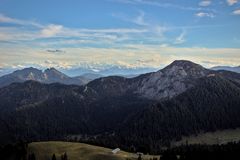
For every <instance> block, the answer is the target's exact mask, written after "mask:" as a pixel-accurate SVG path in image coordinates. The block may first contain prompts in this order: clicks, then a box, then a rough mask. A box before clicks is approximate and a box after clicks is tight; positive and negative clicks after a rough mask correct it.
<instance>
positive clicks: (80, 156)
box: [28, 141, 159, 160]
mask: <svg viewBox="0 0 240 160" xmlns="http://www.w3.org/2000/svg"><path fill="white" fill-rule="evenodd" d="M111 151H112V149H109V148H104V147H98V146H93V145H88V144H83V143H72V142H55V141H50V142H33V143H30V144H29V149H28V153H32V152H33V153H35V155H36V157H37V160H51V157H52V155H53V153H55V155H56V157H57V160H60V156H61V155H62V154H64V153H65V152H66V153H67V155H68V159H69V160H126V159H129V160H136V159H137V155H136V154H134V153H129V152H124V151H120V152H118V153H117V154H113V153H112V152H111ZM153 157H154V156H148V155H146V156H144V157H143V158H144V160H149V159H150V158H153ZM157 157H159V156H157Z"/></svg>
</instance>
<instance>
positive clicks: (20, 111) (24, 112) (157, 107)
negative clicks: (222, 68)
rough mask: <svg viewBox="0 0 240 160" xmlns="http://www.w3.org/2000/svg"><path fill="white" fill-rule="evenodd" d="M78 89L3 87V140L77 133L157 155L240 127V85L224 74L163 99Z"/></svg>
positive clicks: (57, 137) (0, 92)
mask: <svg viewBox="0 0 240 160" xmlns="http://www.w3.org/2000/svg"><path fill="white" fill-rule="evenodd" d="M97 86H99V85H97ZM100 86H101V85H100ZM29 88H31V90H30V91H31V92H30V91H29ZM79 89H81V88H79V87H76V86H72V88H71V87H69V86H68V87H67V86H64V85H60V84H54V85H49V86H46V85H44V84H39V83H36V82H27V83H24V84H15V85H11V86H9V87H6V88H2V89H0V102H1V103H0V110H1V112H0V128H1V130H0V142H1V144H3V143H6V144H7V143H9V142H15V141H16V140H17V139H21V140H24V141H28V142H29V141H48V140H66V139H67V138H68V137H71V136H72V135H76V137H77V138H76V141H79V142H87V143H92V144H96V145H100V146H106V147H110V148H115V147H119V148H122V149H124V150H128V151H133V152H135V151H140V152H144V153H150V154H158V153H159V150H160V149H161V148H162V147H170V144H171V142H172V141H176V140H180V139H181V137H182V136H190V135H197V134H198V133H199V132H209V131H216V130H224V129H235V128H238V127H240V116H239V114H240V88H239V83H237V82H233V81H231V80H229V79H224V78H221V77H211V78H206V77H205V78H202V79H199V82H198V85H196V86H195V87H193V88H190V89H188V90H187V91H186V92H184V93H182V94H180V95H178V96H176V97H173V98H171V99H167V100H163V101H160V102H156V101H152V100H146V99H144V98H141V97H137V96H136V95H128V94H126V95H124V96H123V95H122V96H111V94H110V96H108V97H107V96H103V97H101V96H100V97H98V96H99V94H98V95H97V96H93V95H94V93H95V92H93V91H92V92H90V91H91V90H90V89H89V92H86V93H85V94H87V95H86V97H85V99H84V101H83V100H82V98H81V94H79V91H78V90H79ZM99 90H102V88H100V89H99ZM110 91H111V93H112V92H113V90H109V92H110ZM99 92H100V91H99ZM56 93H58V94H56ZM80 93H81V92H80ZM92 94H93V95H92ZM116 94H117V93H116ZM39 95H41V96H43V95H47V97H49V98H47V99H46V100H45V97H44V98H41V96H39ZM55 95H56V96H55ZM107 95H108V94H107ZM29 97H30V98H29ZM36 99H39V101H37V102H38V103H36ZM19 103H21V107H18V106H19V105H20V104H19ZM11 107H13V108H11ZM2 109H6V110H7V109H8V111H4V110H2ZM73 139H75V138H73ZM67 140H69V139H67Z"/></svg>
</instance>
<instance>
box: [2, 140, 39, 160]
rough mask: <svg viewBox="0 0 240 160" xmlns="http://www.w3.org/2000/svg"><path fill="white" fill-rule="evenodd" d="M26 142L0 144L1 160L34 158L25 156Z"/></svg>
mask: <svg viewBox="0 0 240 160" xmlns="http://www.w3.org/2000/svg"><path fill="white" fill-rule="evenodd" d="M27 147H28V144H27V143H24V142H18V143H15V144H8V145H5V146H0V159H1V160H35V159H34V158H33V157H34V156H35V155H34V154H31V156H29V157H28V156H27Z"/></svg>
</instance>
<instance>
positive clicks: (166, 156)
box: [161, 142, 240, 160]
mask: <svg viewBox="0 0 240 160" xmlns="http://www.w3.org/2000/svg"><path fill="white" fill-rule="evenodd" d="M206 159H210V160H239V159H240V143H239V142H238V143H228V144H225V145H184V146H180V147H176V148H172V149H168V150H166V151H162V153H161V160H206Z"/></svg>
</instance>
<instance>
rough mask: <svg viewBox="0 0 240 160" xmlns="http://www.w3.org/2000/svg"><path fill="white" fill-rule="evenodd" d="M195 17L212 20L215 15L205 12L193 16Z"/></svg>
mask: <svg viewBox="0 0 240 160" xmlns="http://www.w3.org/2000/svg"><path fill="white" fill-rule="evenodd" d="M195 15H196V16H197V17H210V18H214V17H215V15H214V14H213V13H207V12H199V13H196V14H195Z"/></svg>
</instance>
